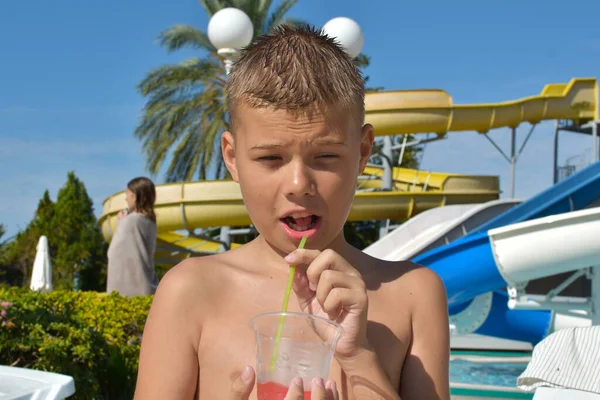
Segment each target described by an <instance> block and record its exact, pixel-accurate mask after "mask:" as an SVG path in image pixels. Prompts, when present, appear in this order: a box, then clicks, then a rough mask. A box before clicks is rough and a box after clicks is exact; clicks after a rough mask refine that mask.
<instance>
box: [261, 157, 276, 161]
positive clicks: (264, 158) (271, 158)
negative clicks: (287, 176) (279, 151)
mask: <svg viewBox="0 0 600 400" xmlns="http://www.w3.org/2000/svg"><path fill="white" fill-rule="evenodd" d="M258 160H259V161H277V160H281V157H280V156H263V157H259V158H258Z"/></svg>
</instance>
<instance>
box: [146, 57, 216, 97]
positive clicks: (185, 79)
mask: <svg viewBox="0 0 600 400" xmlns="http://www.w3.org/2000/svg"><path fill="white" fill-rule="evenodd" d="M222 71H223V69H222V66H221V65H220V64H219V63H218V62H217V61H216V60H215V59H203V60H200V59H198V58H191V59H188V60H186V61H184V62H182V63H181V64H177V65H164V66H161V67H158V68H156V69H154V70H151V71H150V72H149V73H148V75H146V77H145V78H144V79H143V80H142V81H141V82H140V83H139V84H138V90H139V91H140V93H141V94H142V96H149V95H152V94H153V93H156V92H160V91H164V90H167V89H172V88H177V89H180V90H183V91H185V90H188V89H189V88H190V87H192V86H193V85H195V84H197V83H198V82H200V83H204V82H206V81H207V80H211V79H214V78H215V76H218V75H220V74H221V73H222Z"/></svg>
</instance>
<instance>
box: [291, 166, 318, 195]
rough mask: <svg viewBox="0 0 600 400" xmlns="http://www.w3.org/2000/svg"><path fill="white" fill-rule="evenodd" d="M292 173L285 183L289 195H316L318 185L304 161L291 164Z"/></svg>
mask: <svg viewBox="0 0 600 400" xmlns="http://www.w3.org/2000/svg"><path fill="white" fill-rule="evenodd" d="M290 167H291V168H290V174H289V175H288V176H287V179H286V183H285V192H286V195H287V196H314V195H315V193H316V185H315V182H314V180H313V178H312V175H311V173H310V171H309V168H307V167H306V165H304V164H303V163H302V162H297V163H294V165H290Z"/></svg>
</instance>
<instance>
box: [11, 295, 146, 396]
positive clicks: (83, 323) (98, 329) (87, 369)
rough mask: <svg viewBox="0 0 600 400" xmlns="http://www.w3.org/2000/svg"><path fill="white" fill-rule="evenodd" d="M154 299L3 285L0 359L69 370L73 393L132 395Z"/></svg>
mask: <svg viewBox="0 0 600 400" xmlns="http://www.w3.org/2000/svg"><path fill="white" fill-rule="evenodd" d="M151 302H152V297H151V296H145V297H133V298H126V297H121V296H119V295H117V294H114V293H113V294H111V295H106V294H102V293H97V292H71V291H54V292H51V293H48V294H40V293H36V292H32V291H30V290H27V289H21V288H8V289H6V288H0V364H3V365H13V366H18V367H25V368H33V369H39V370H45V371H53V372H58V373H62V374H66V375H70V376H72V377H73V378H74V380H75V388H76V392H75V396H73V397H72V398H73V399H131V398H133V393H134V388H135V381H136V377H137V368H138V359H139V351H140V343H141V337H142V332H143V329H144V324H145V321H146V317H147V315H148V311H149V309H150V304H151Z"/></svg>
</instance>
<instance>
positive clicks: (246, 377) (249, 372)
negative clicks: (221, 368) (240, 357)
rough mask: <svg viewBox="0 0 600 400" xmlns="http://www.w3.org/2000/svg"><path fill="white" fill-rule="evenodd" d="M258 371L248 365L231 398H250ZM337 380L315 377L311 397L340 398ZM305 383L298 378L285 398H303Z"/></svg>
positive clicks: (230, 395) (332, 399)
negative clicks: (325, 380)
mask: <svg viewBox="0 0 600 400" xmlns="http://www.w3.org/2000/svg"><path fill="white" fill-rule="evenodd" d="M255 381H256V373H255V372H254V369H253V368H252V367H250V366H246V368H244V371H243V372H242V373H241V374H238V375H237V376H236V378H235V380H234V381H233V383H232V385H231V392H230V393H229V397H228V399H229V400H248V398H249V397H250V393H252V390H253V389H254V382H255ZM339 398H340V397H339V395H338V391H337V387H336V385H335V382H333V381H327V383H324V382H323V379H320V378H319V379H315V380H313V382H312V390H311V399H313V400H338V399H339ZM303 399H304V385H303V382H302V379H301V378H296V380H294V381H293V382H292V384H291V385H290V387H289V389H288V392H287V394H286V396H285V399H284V400H303Z"/></svg>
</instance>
